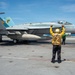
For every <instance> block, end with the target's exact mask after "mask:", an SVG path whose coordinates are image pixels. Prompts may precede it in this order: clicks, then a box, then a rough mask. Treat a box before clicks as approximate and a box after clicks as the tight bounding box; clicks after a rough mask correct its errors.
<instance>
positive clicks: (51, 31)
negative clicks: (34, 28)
mask: <svg viewBox="0 0 75 75" xmlns="http://www.w3.org/2000/svg"><path fill="white" fill-rule="evenodd" d="M50 34H51V35H52V36H53V35H54V33H53V30H52V25H51V26H50Z"/></svg>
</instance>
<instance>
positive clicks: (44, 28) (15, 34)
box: [0, 17, 75, 43]
mask: <svg viewBox="0 0 75 75" xmlns="http://www.w3.org/2000/svg"><path fill="white" fill-rule="evenodd" d="M50 25H53V29H55V28H61V26H62V25H64V26H65V28H66V34H68V35H70V34H72V33H75V26H74V25H73V24H71V23H69V22H66V21H64V22H63V21H58V22H41V23H25V24H20V25H15V24H14V22H13V21H12V19H11V18H10V17H8V18H6V19H2V18H0V34H1V35H3V34H5V35H7V36H8V37H9V38H11V39H13V41H14V42H15V43H16V42H18V41H20V40H38V39H50V38H51V36H50V33H49V29H50Z"/></svg>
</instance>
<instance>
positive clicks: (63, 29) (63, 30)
mask: <svg viewBox="0 0 75 75" xmlns="http://www.w3.org/2000/svg"><path fill="white" fill-rule="evenodd" d="M64 33H65V28H64V26H63V25H62V32H61V33H60V34H61V36H62V35H64Z"/></svg>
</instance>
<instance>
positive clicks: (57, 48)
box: [50, 25, 65, 63]
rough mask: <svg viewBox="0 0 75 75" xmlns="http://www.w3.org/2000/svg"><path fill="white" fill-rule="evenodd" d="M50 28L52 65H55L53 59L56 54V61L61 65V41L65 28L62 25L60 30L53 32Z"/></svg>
mask: <svg viewBox="0 0 75 75" xmlns="http://www.w3.org/2000/svg"><path fill="white" fill-rule="evenodd" d="M52 26H53V25H51V26H50V34H51V35H52V45H53V51H52V60H51V62H52V63H55V57H56V53H57V59H58V63H61V39H62V35H63V34H64V33H65V28H64V25H62V30H61V31H60V29H55V31H54V32H53V30H52Z"/></svg>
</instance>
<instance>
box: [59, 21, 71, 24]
mask: <svg viewBox="0 0 75 75" xmlns="http://www.w3.org/2000/svg"><path fill="white" fill-rule="evenodd" d="M58 24H64V25H72V23H69V22H67V21H58Z"/></svg>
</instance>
